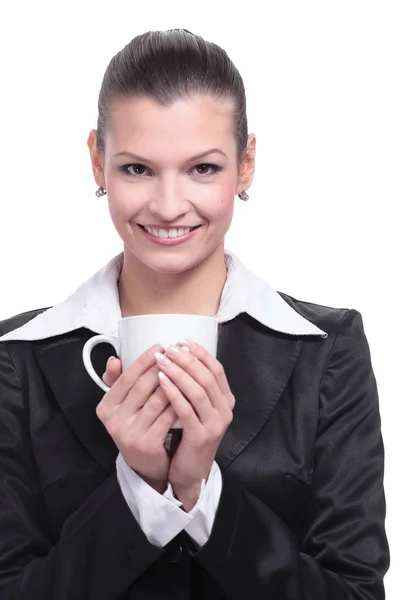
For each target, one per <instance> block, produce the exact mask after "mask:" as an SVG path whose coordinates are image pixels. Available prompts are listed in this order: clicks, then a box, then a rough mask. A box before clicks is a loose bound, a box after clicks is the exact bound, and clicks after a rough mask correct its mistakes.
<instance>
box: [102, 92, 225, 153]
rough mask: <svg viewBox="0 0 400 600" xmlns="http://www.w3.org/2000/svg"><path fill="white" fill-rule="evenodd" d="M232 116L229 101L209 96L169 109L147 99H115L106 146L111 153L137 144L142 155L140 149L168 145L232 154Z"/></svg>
mask: <svg viewBox="0 0 400 600" xmlns="http://www.w3.org/2000/svg"><path fill="white" fill-rule="evenodd" d="M232 113H233V103H232V101H231V100H227V99H215V98H212V97H211V96H208V95H196V96H190V97H186V98H183V99H179V100H177V101H175V102H173V103H172V104H170V105H169V106H162V105H161V104H160V103H158V102H157V101H156V100H154V99H153V98H149V97H131V98H118V99H115V100H113V101H112V103H111V105H110V110H109V119H108V124H107V133H106V137H107V144H108V145H109V146H110V145H111V146H112V151H113V152H114V151H115V152H118V151H120V150H124V149H127V147H129V146H132V145H134V146H135V147H136V144H140V147H141V151H142V152H143V147H145V148H146V147H148V148H149V149H150V148H152V147H154V145H155V146H156V147H160V148H161V147H163V146H165V145H168V144H171V143H173V144H174V146H175V147H176V146H179V145H182V146H185V147H187V146H188V145H190V146H191V147H196V148H197V147H199V148H200V151H202V150H203V149H206V148H207V147H208V146H209V147H215V146H218V145H219V146H221V145H224V146H225V148H226V149H227V150H228V151H229V149H230V147H231V149H232V150H234V148H235V138H234V130H233V127H234V124H233V117H232ZM122 146H124V148H122ZM203 146H204V148H203ZM136 149H137V148H136Z"/></svg>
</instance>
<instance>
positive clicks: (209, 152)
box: [113, 148, 228, 163]
mask: <svg viewBox="0 0 400 600" xmlns="http://www.w3.org/2000/svg"><path fill="white" fill-rule="evenodd" d="M215 152H217V153H219V154H222V155H223V156H225V158H228V156H227V155H226V154H225V152H223V151H222V150H220V149H219V148H211V150H205V152H200V154H196V155H195V156H192V157H191V158H188V160H187V161H186V162H192V161H194V160H199V159H200V158H203V157H204V156H207V155H208V154H213V153H215ZM113 156H129V158H131V159H133V160H138V161H141V162H144V163H150V162H151V160H149V159H148V158H144V157H143V156H139V155H138V154H132V152H126V151H122V152H118V153H117V154H114V155H113Z"/></svg>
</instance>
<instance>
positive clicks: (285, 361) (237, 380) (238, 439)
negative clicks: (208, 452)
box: [216, 313, 302, 471]
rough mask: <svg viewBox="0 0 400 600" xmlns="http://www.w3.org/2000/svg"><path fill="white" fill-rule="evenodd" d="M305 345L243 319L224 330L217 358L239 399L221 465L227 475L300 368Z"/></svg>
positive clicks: (221, 452)
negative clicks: (300, 358)
mask: <svg viewBox="0 0 400 600" xmlns="http://www.w3.org/2000/svg"><path fill="white" fill-rule="evenodd" d="M301 347H302V340H301V339H299V338H295V337H293V336H289V335H287V334H285V333H279V332H276V331H274V330H272V329H269V328H267V327H265V326H264V325H262V324H261V323H259V322H258V321H255V320H254V319H252V318H251V317H249V316H248V315H247V314H246V313H242V314H241V315H239V316H238V317H237V318H236V319H233V320H232V321H229V322H227V323H225V324H224V326H223V327H222V330H221V333H220V336H219V340H218V351H217V358H218V360H219V361H220V362H221V364H222V365H223V366H224V369H225V374H226V377H227V379H228V382H229V386H230V388H231V391H232V394H233V395H234V396H235V407H234V409H233V420H232V422H231V424H230V426H229V427H228V429H227V431H226V432H225V435H224V437H223V438H222V440H221V442H220V445H219V447H218V451H217V454H216V461H217V463H218V465H219V466H220V468H221V470H222V471H224V470H225V469H226V468H227V467H228V466H229V465H230V464H231V462H232V461H233V460H234V459H235V458H236V457H237V456H238V455H239V454H240V453H241V452H242V451H243V450H244V449H245V448H246V446H247V445H248V444H249V443H250V442H251V440H252V439H253V438H254V437H255V436H256V435H257V434H258V432H259V431H260V430H261V428H262V427H263V426H264V425H265V423H266V422H267V420H268V419H269V417H270V416H271V413H272V411H273V410H274V408H275V406H276V404H277V402H278V400H279V398H280V397H281V395H282V392H283V390H284V389H285V387H286V384H287V382H288V380H289V377H290V375H291V373H292V371H293V368H294V366H295V364H296V361H297V359H298V356H299V354H300V350H301Z"/></svg>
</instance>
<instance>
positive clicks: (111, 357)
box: [106, 356, 117, 371]
mask: <svg viewBox="0 0 400 600" xmlns="http://www.w3.org/2000/svg"><path fill="white" fill-rule="evenodd" d="M113 358H117V357H116V356H110V358H109V359H108V361H107V364H106V371H107V369H108V366H109V364H110V361H111V360H112V359H113Z"/></svg>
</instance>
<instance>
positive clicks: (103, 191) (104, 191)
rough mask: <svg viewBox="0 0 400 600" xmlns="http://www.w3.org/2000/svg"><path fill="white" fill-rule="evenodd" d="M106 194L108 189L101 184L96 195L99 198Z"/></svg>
mask: <svg viewBox="0 0 400 600" xmlns="http://www.w3.org/2000/svg"><path fill="white" fill-rule="evenodd" d="M104 194H107V191H106V190H105V189H104V188H103V187H101V186H100V187H99V188H98V189H97V190H96V196H97V197H98V198H100V196H104Z"/></svg>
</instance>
